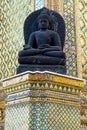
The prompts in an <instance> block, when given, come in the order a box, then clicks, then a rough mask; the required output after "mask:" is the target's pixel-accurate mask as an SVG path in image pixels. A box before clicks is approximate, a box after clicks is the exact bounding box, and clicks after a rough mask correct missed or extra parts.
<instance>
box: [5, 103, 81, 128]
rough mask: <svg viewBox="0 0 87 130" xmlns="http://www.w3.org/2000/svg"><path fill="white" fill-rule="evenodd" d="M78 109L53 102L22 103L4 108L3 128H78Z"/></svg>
mask: <svg viewBox="0 0 87 130" xmlns="http://www.w3.org/2000/svg"><path fill="white" fill-rule="evenodd" d="M79 115H80V109H79V108H78V107H70V106H65V105H60V104H54V103H39V102H36V103H24V104H19V105H15V106H8V107H7V108H6V117H5V130H29V129H30V130H39V129H40V130H79V129H80V116H79Z"/></svg>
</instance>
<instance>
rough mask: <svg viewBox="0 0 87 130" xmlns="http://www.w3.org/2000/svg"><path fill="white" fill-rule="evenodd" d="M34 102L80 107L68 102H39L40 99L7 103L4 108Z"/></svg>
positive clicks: (77, 104)
mask: <svg viewBox="0 0 87 130" xmlns="http://www.w3.org/2000/svg"><path fill="white" fill-rule="evenodd" d="M36 102H41V103H45V102H48V103H56V104H63V105H66V106H74V107H80V103H76V104H74V103H70V102H65V103H64V102H63V101H54V100H46V99H44V100H40V99H37V100H34V99H28V100H25V101H21V102H17V103H14V102H13V103H11V102H10V103H7V104H6V106H14V105H18V104H23V103H36Z"/></svg>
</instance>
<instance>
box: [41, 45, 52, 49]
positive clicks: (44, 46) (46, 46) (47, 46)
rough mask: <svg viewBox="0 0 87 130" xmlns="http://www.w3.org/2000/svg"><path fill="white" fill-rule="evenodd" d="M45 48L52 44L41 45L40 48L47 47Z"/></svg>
mask: <svg viewBox="0 0 87 130" xmlns="http://www.w3.org/2000/svg"><path fill="white" fill-rule="evenodd" d="M45 48H50V45H49V44H44V45H41V46H40V47H39V49H45Z"/></svg>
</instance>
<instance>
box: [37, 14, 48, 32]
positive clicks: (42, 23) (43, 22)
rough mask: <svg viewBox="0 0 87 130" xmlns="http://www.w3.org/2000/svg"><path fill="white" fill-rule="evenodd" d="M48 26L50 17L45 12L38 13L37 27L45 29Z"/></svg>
mask: <svg viewBox="0 0 87 130" xmlns="http://www.w3.org/2000/svg"><path fill="white" fill-rule="evenodd" d="M49 26H50V17H49V15H47V14H40V15H39V17H38V28H39V29H42V30H45V29H48V28H49Z"/></svg>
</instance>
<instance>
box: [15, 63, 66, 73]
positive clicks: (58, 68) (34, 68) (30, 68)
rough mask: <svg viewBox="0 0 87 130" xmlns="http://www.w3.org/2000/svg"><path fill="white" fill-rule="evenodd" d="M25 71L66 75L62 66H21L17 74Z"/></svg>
mask: <svg viewBox="0 0 87 130" xmlns="http://www.w3.org/2000/svg"><path fill="white" fill-rule="evenodd" d="M25 71H51V72H56V73H60V74H66V67H65V66H63V65H32V64H31V65H28V64H27V65H25V64H21V65H19V67H18V68H17V74H19V73H23V72H25Z"/></svg>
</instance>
